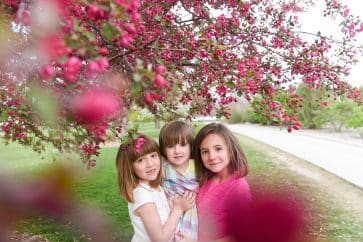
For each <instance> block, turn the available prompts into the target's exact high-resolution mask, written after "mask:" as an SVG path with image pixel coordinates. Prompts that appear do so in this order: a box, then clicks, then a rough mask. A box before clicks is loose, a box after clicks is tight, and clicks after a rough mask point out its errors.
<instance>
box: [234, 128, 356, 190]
mask: <svg viewBox="0 0 363 242" xmlns="http://www.w3.org/2000/svg"><path fill="white" fill-rule="evenodd" d="M228 127H229V128H230V129H231V130H232V131H234V132H236V133H239V134H242V135H245V136H248V137H250V138H253V139H256V140H258V141H261V142H263V143H266V144H268V145H271V146H274V147H276V148H279V149H281V150H283V151H286V152H288V153H290V154H293V155H295V156H297V157H299V158H301V159H304V160H306V161H309V162H310V163H312V164H314V165H317V166H319V167H321V168H323V169H325V170H327V171H329V172H331V173H333V174H335V175H337V176H339V177H341V178H343V179H344V180H346V181H348V182H350V183H352V184H354V185H356V186H357V187H360V188H361V189H363V139H359V138H354V137H349V136H337V135H334V134H329V133H326V132H321V131H314V130H298V131H293V132H292V133H288V132H287V130H286V129H285V128H280V127H269V126H260V125H255V124H231V125H228Z"/></svg>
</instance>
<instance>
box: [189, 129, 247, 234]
mask: <svg viewBox="0 0 363 242" xmlns="http://www.w3.org/2000/svg"><path fill="white" fill-rule="evenodd" d="M193 148H194V149H193V151H194V157H195V168H196V174H197V178H198V179H199V185H200V188H199V192H198V195H197V210H198V219H199V221H198V223H199V228H198V241H231V238H230V237H229V232H228V229H229V228H228V226H227V224H228V222H227V220H228V218H229V217H228V216H229V215H230V212H231V210H232V209H233V207H231V206H230V204H231V201H238V206H241V204H242V205H244V204H246V205H247V204H249V202H250V201H251V195H250V189H249V185H248V183H247V181H246V179H245V176H246V175H247V173H248V164H247V158H246V156H245V154H244V152H243V150H242V148H241V146H240V145H239V142H238V141H237V139H236V138H235V137H234V135H233V134H232V132H231V131H230V130H229V129H228V128H227V127H226V126H224V125H223V124H219V123H211V124H208V125H206V126H204V127H203V128H202V129H201V130H200V131H199V132H198V134H197V136H196V139H195V143H194V147H193Z"/></svg>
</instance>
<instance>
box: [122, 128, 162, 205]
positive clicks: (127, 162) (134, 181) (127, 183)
mask: <svg viewBox="0 0 363 242" xmlns="http://www.w3.org/2000/svg"><path fill="white" fill-rule="evenodd" d="M139 138H143V139H144V141H145V142H144V144H143V145H142V147H141V150H139V151H135V150H134V146H135V140H132V141H131V142H130V143H128V144H121V145H120V148H119V149H118V152H117V156H116V168H117V175H118V185H119V188H120V193H121V195H122V196H123V197H124V198H125V199H126V200H127V201H128V202H133V201H134V198H133V191H134V189H135V188H136V186H137V185H138V184H139V179H138V177H137V176H136V174H135V172H134V168H133V164H134V162H135V161H136V160H137V159H138V158H139V157H141V156H143V155H146V154H149V153H152V152H157V153H158V155H159V157H160V162H161V156H160V152H159V147H158V145H157V143H156V142H155V140H153V139H152V138H150V137H148V136H146V135H144V134H142V135H139ZM160 184H161V164H160V171H159V174H158V176H157V178H156V179H155V181H151V182H150V186H151V187H154V188H157V187H158V186H159V185H160Z"/></svg>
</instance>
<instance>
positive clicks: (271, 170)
mask: <svg viewBox="0 0 363 242" xmlns="http://www.w3.org/2000/svg"><path fill="white" fill-rule="evenodd" d="M200 127H201V124H197V125H196V129H197V130H198V129H199V128H200ZM139 129H140V130H142V131H143V132H144V133H146V134H149V135H152V136H153V137H155V138H157V135H158V132H159V131H158V130H155V128H154V124H153V123H147V124H145V125H142V126H140V127H139ZM241 142H242V147H243V148H244V150H245V151H246V153H247V157H248V159H249V164H250V175H249V178H248V179H249V181H250V182H251V184H254V183H256V181H258V183H256V184H262V183H263V184H278V186H280V185H281V186H283V185H289V186H292V187H294V188H295V189H296V191H305V193H306V194H309V198H308V200H309V202H312V201H313V202H314V204H313V205H314V206H312V207H311V210H310V211H308V212H309V213H311V214H312V215H315V216H313V217H314V221H312V223H311V228H310V229H309V230H310V232H311V233H312V234H316V235H317V237H319V238H320V239H319V241H329V242H330V241H333V242H335V241H336V242H341V241H363V232H362V228H361V227H360V226H361V224H360V221H359V220H358V219H357V217H356V216H355V215H354V214H353V213H352V212H350V211H349V210H347V209H345V208H343V207H341V206H339V205H335V204H334V200H332V199H331V198H330V197H327V196H323V191H319V190H317V189H316V188H317V187H318V185H317V186H314V185H310V183H311V181H305V180H303V178H300V177H299V176H298V175H296V174H294V173H293V172H291V171H290V170H286V169H284V168H283V167H280V166H278V165H276V163H273V162H271V161H270V160H269V158H268V157H267V156H266V155H265V154H264V152H263V151H262V150H259V149H256V148H255V147H253V146H250V145H249V144H248V143H245V142H244V141H243V140H241ZM0 152H1V154H2V155H1V158H0V162H2V163H3V165H5V166H7V167H10V168H15V169H16V172H24V173H27V172H30V173H32V172H36V171H37V170H39V169H43V167H44V166H47V165H48V164H49V163H52V159H53V157H54V156H55V155H54V154H51V153H47V154H45V155H44V159H40V156H39V155H38V154H36V153H34V152H32V151H31V150H29V149H27V148H24V147H22V146H20V145H17V144H11V145H10V146H4V145H3V144H2V143H0ZM116 152H117V148H116V147H112V148H102V150H101V155H100V157H99V158H98V159H97V166H96V167H95V168H93V169H91V170H89V171H87V172H86V175H84V176H82V177H80V178H79V180H78V182H77V183H75V184H74V190H75V193H76V194H77V197H78V199H79V201H80V202H82V203H87V204H91V205H94V206H96V207H98V208H100V209H101V210H103V211H104V213H105V214H107V215H108V216H109V217H110V218H111V220H112V221H113V223H114V224H115V227H116V228H117V232H116V234H115V237H117V238H120V240H128V239H129V238H130V237H131V235H132V226H131V224H130V222H129V218H128V212H127V204H126V202H125V201H124V200H123V199H122V198H121V196H120V195H119V190H118V186H117V180H116V176H117V174H116V169H115V156H116ZM327 204H329V206H327ZM332 204H333V205H332ZM68 226H69V225H60V224H57V223H54V222H52V221H50V220H49V219H44V218H32V219H28V220H25V221H22V222H21V223H20V224H19V225H18V228H17V229H18V230H20V231H24V232H27V233H30V234H34V235H39V234H40V235H42V236H43V237H44V238H47V239H48V240H49V241H52V242H55V241H62V242H64V241H70V242H71V241H88V240H87V239H86V237H85V236H76V235H74V234H73V233H71V232H70V231H69V230H68V229H67V228H68Z"/></svg>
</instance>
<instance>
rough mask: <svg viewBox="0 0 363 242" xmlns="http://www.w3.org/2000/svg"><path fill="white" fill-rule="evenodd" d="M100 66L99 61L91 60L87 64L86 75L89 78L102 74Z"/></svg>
mask: <svg viewBox="0 0 363 242" xmlns="http://www.w3.org/2000/svg"><path fill="white" fill-rule="evenodd" d="M100 72H101V70H100V66H99V64H98V62H97V61H89V62H88V64H87V66H86V72H85V76H86V78H87V79H91V78H94V77H96V76H98V74H100Z"/></svg>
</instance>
